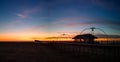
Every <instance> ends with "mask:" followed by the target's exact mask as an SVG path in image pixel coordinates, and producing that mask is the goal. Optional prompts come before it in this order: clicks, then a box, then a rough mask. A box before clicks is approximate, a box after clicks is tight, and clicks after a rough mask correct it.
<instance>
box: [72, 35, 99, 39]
mask: <svg viewBox="0 0 120 62" xmlns="http://www.w3.org/2000/svg"><path fill="white" fill-rule="evenodd" d="M80 38H97V37H95V36H94V35H92V34H84V35H77V36H75V37H73V38H72V39H80Z"/></svg>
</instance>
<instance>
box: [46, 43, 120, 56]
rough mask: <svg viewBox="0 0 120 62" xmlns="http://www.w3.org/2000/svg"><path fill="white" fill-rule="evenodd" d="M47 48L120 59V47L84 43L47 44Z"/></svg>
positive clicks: (77, 54)
mask: <svg viewBox="0 0 120 62" xmlns="http://www.w3.org/2000/svg"><path fill="white" fill-rule="evenodd" d="M47 45H49V47H52V48H54V49H57V50H58V51H62V52H66V53H71V54H74V55H76V56H79V55H98V56H108V57H120V46H118V45H101V44H84V43H48V44H47Z"/></svg>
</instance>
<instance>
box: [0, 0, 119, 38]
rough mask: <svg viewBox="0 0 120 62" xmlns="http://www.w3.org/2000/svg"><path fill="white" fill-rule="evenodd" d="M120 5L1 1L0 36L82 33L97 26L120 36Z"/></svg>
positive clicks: (94, 0)
mask: <svg viewBox="0 0 120 62" xmlns="http://www.w3.org/2000/svg"><path fill="white" fill-rule="evenodd" d="M119 3H120V1H119V0H0V34H1V35H9V36H11V35H12V36H16V35H17V36H19V35H20V34H21V35H20V36H35V35H39V34H40V35H41V34H42V33H48V34H49V33H55V32H81V31H82V30H83V29H85V28H89V27H91V26H95V27H96V28H101V29H103V30H104V31H105V32H106V33H107V34H110V35H120V31H119V30H120V27H119V26H120V4H119ZM22 34H24V35H22ZM42 35H44V34H42Z"/></svg>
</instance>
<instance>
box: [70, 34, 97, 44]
mask: <svg viewBox="0 0 120 62" xmlns="http://www.w3.org/2000/svg"><path fill="white" fill-rule="evenodd" d="M95 38H97V37H95V36H94V35H92V34H84V35H77V36H75V37H73V38H72V39H75V42H82V43H94V39H95Z"/></svg>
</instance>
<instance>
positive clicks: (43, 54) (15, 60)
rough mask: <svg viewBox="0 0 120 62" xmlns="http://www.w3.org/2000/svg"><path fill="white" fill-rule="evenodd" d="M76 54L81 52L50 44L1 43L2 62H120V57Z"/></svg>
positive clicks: (0, 55)
mask: <svg viewBox="0 0 120 62" xmlns="http://www.w3.org/2000/svg"><path fill="white" fill-rule="evenodd" d="M61 48H62V47H61ZM99 52H100V51H99ZM76 53H80V52H69V51H64V50H63V49H59V48H57V47H56V46H55V45H54V46H53V44H50V43H45V44H42V43H32V42H29V43H0V62H120V56H119V55H118V56H114V55H113V56H112V55H110V56H109V55H108V56H104V55H102V54H101V55H94V54H87V53H86V54H85V53H82V54H79V55H77V54H76Z"/></svg>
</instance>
